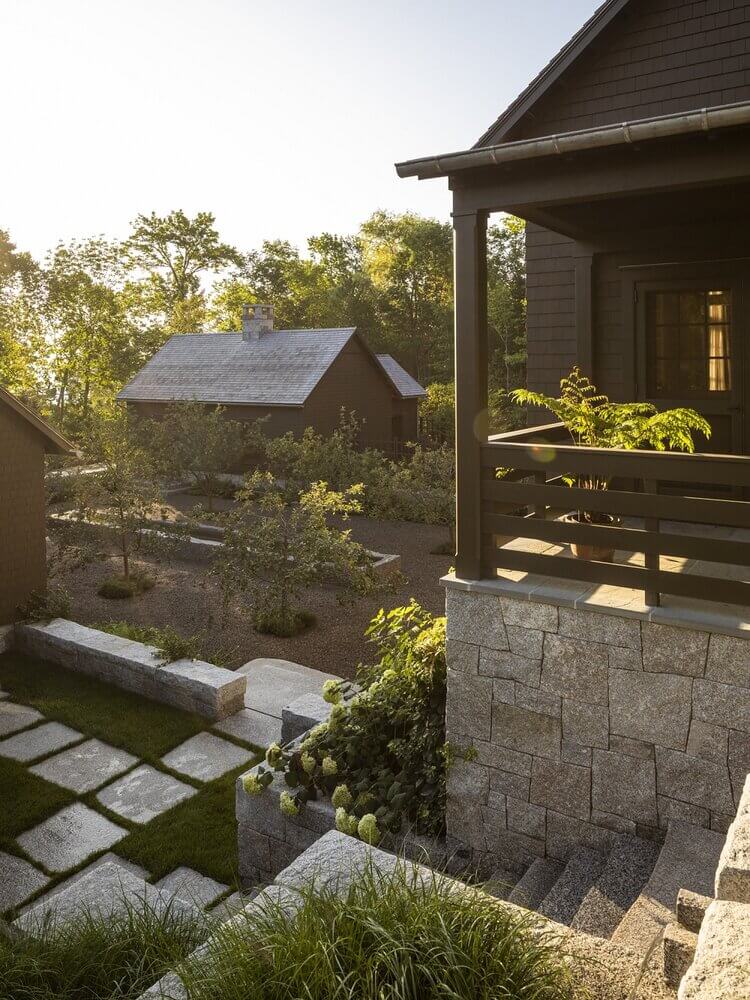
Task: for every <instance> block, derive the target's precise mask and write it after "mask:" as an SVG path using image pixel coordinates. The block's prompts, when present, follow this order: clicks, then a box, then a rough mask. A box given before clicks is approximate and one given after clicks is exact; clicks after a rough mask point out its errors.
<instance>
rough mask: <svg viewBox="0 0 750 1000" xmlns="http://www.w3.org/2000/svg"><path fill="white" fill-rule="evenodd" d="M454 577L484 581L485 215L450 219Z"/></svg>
mask: <svg viewBox="0 0 750 1000" xmlns="http://www.w3.org/2000/svg"><path fill="white" fill-rule="evenodd" d="M453 229H454V251H453V252H454V295H455V323H456V338H455V345H456V346H455V349H456V547H457V551H456V572H457V573H458V575H459V576H462V577H466V578H467V579H470V580H479V579H481V576H482V525H481V498H480V485H481V472H482V467H481V461H480V458H481V456H480V445H481V444H482V443H483V442H484V441H486V440H487V432H488V426H489V423H488V417H487V212H484V211H472V212H466V213H464V212H455V211H454V213H453Z"/></svg>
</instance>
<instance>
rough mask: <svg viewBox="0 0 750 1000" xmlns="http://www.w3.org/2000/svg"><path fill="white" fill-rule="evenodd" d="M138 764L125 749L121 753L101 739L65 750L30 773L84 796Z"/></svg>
mask: <svg viewBox="0 0 750 1000" xmlns="http://www.w3.org/2000/svg"><path fill="white" fill-rule="evenodd" d="M137 762H138V758H137V757H134V756H133V755H132V754H130V753H126V752H125V750H118V749H117V748H116V747H111V746H109V745H108V744H107V743H102V741H101V740H86V742H85V743H81V745H80V746H77V747H71V748H70V750H63V752H62V753H58V754H56V755H55V756H54V757H50V758H49V760H45V761H43V762H42V763H41V764H36V765H35V766H34V767H32V768H30V770H31V772H32V773H33V774H38V775H39V777H40V778H45V779H46V780H47V781H53V782H54V783H55V784H56V785H62V787H63V788H69V789H70V791H71V792H77V793H78V794H79V795H82V794H83V793H84V792H90V791H92V789H94V788H98V787H99V786H100V785H103V784H105V782H107V781H110V780H111V779H112V778H114V777H116V776H117V775H118V774H122V772H123V771H127V769H128V768H129V767H132V766H133V764H136V763H137Z"/></svg>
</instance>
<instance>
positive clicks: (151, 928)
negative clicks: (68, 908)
mask: <svg viewBox="0 0 750 1000" xmlns="http://www.w3.org/2000/svg"><path fill="white" fill-rule="evenodd" d="M208 932H209V924H208V922H207V920H205V919H204V918H203V917H201V916H199V915H198V914H197V913H196V914H195V915H194V916H188V915H187V914H185V912H184V911H180V910H178V909H177V908H175V907H173V906H172V905H167V906H166V907H161V908H160V909H159V910H158V911H157V910H156V909H155V908H153V907H151V906H148V905H147V904H145V903H144V902H143V901H139V902H138V904H137V905H135V904H123V907H122V908H121V910H120V911H119V912H118V913H117V914H115V915H114V916H106V917H105V916H103V915H101V914H98V913H96V912H95V911H94V912H92V911H89V910H85V909H83V908H81V909H80V910H79V911H78V912H77V913H76V914H75V916H74V917H71V918H66V919H65V920H64V921H62V920H60V921H59V922H55V921H54V920H48V921H47V922H45V923H43V924H40V925H38V927H36V928H35V933H34V934H33V935H26V934H18V935H15V934H11V933H8V934H4V933H3V932H2V928H1V927H0V1000H94V998H96V1000H135V998H137V997H140V996H141V994H142V993H144V992H145V990H147V989H148V988H149V987H150V986H151V985H152V984H153V983H155V982H156V981H157V980H158V979H160V978H161V977H162V976H163V975H164V974H165V973H166V972H167V971H169V970H170V969H172V968H174V967H175V966H176V965H178V964H179V963H180V962H182V961H183V960H184V959H185V958H187V956H188V955H190V953H191V952H192V951H194V950H195V948H197V947H198V945H200V944H201V943H202V942H203V941H204V940H205V939H206V937H207V936H208Z"/></svg>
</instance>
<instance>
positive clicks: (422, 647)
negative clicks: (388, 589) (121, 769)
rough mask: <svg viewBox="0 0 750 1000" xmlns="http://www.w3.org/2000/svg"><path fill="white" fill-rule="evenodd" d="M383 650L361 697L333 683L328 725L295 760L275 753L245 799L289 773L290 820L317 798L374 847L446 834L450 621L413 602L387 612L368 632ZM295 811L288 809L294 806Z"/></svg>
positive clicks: (364, 675) (364, 671) (361, 677)
mask: <svg viewBox="0 0 750 1000" xmlns="http://www.w3.org/2000/svg"><path fill="white" fill-rule="evenodd" d="M367 637H368V639H369V640H370V641H371V642H373V643H374V644H375V646H376V648H377V650H378V654H379V662H378V663H377V664H376V665H375V666H369V667H368V666H361V667H360V668H359V673H358V681H359V683H360V685H361V686H362V690H361V692H360V693H359V694H357V695H355V696H354V697H353V698H351V699H350V700H348V701H347V700H344V699H343V691H344V690H345V688H346V685H345V682H342V683H341V684H340V685H339V684H337V683H336V682H335V681H328V682H327V683H326V686H325V688H324V690H323V696H324V697H325V698H326V700H327V701H329V702H331V703H333V708H332V709H331V715H330V718H329V721H328V722H327V723H324V724H322V725H320V726H317V727H316V728H315V729H313V730H312V731H311V732H310V734H309V735H308V736H307V737H306V739H305V740H304V741H303V742H302V743H301V745H299V746H298V747H297V748H295V749H294V750H292V751H287V750H282V749H281V748H280V747H279V746H277V745H276V744H274V745H273V746H271V747H269V749H268V753H267V755H266V764H267V767H265V768H263V767H262V768H260V769H259V771H258V774H257V776H256V775H252V776H250V778H249V779H248V781H247V783H246V786H245V788H246V791H248V792H250V793H251V794H257V793H261V792H262V791H263V790H264V789H265V788H267V787H268V786H269V785H270V784H271V782H272V780H273V772H283V774H284V779H285V781H286V784H287V785H288V787H289V789H290V791H289V793H288V795H287V798H286V799H285V800H284V802H283V803H282V808H283V809H284V810H285V811H286V812H289V813H290V814H291V808H292V805H294V807H295V808H296V810H299V809H301V808H303V807H304V805H305V803H306V802H308V801H311V800H313V799H316V798H318V796H323V797H326V798H330V799H331V801H332V803H333V805H334V806H335V807H336V808H337V810H338V813H337V826H338V828H339V829H340V830H342V831H343V832H345V833H350V834H352V835H353V836H354V835H357V836H359V837H360V838H361V839H363V840H366V841H367V842H368V843H377V841H378V840H379V839H380V837H381V836H382V834H383V833H390V834H397V833H398V832H399V831H400V830H402V829H403V828H404V826H407V825H408V826H410V827H412V828H414V829H415V830H416V832H418V833H425V834H430V835H435V836H437V835H440V834H441V833H442V832H443V830H444V825H445V775H446V745H445V727H444V718H445V683H446V667H445V619H444V618H434V617H433V616H432V615H431V614H430V613H429V612H427V611H425V610H424V609H423V608H421V607H420V606H419V605H418V604H417V603H416V602H415V601H412V602H411V603H410V604H409V605H407V606H406V607H402V608H396V609H394V610H393V611H388V612H385V611H380V612H379V613H378V615H377V616H376V617H375V618H374V619H373V621H372V623H371V625H370V627H369V629H368V630H367ZM290 803H291V804H290Z"/></svg>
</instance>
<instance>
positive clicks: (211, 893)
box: [156, 866, 229, 909]
mask: <svg viewBox="0 0 750 1000" xmlns="http://www.w3.org/2000/svg"><path fill="white" fill-rule="evenodd" d="M156 888H157V889H159V890H160V891H161V892H162V893H165V894H167V895H169V896H175V897H176V898H177V899H181V900H185V901H186V902H188V903H192V904H193V906H196V907H199V908H200V909H205V908H206V907H208V906H211V905H212V904H213V903H215V902H216V900H217V899H219V897H220V896H223V895H224V893H225V892H227V890H228V889H229V886H228V885H224V884H223V883H222V882H217V881H216V880H215V879H212V878H209V877H208V876H207V875H201V873H200V872H197V871H194V870H193V869H192V868H187V867H184V866H183V867H182V868H175V870H174V871H173V872H170V873H169V875H165V876H164V878H162V879H160V880H159V881H158V882H157V883H156Z"/></svg>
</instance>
